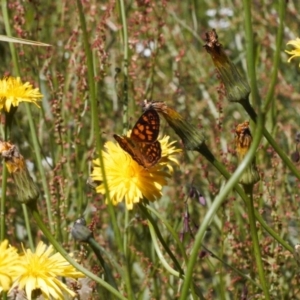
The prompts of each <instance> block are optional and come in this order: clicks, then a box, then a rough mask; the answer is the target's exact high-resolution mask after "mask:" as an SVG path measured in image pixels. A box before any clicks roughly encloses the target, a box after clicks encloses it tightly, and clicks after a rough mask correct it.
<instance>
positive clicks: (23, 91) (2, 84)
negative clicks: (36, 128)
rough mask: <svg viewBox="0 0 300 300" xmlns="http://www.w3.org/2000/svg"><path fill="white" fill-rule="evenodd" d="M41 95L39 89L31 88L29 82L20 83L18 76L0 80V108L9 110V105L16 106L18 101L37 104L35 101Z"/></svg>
mask: <svg viewBox="0 0 300 300" xmlns="http://www.w3.org/2000/svg"><path fill="white" fill-rule="evenodd" d="M42 97H43V95H42V94H41V93H40V92H39V89H37V88H36V89H34V88H32V85H31V84H30V83H29V82H26V83H22V82H21V79H20V77H17V78H14V77H7V78H3V79H2V80H0V110H4V111H7V112H9V111H10V109H11V106H14V107H16V106H18V105H19V103H20V102H32V103H34V104H35V105H36V106H38V104H37V101H39V100H40V98H42ZM38 107H39V106H38Z"/></svg>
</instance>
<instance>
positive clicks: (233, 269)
mask: <svg viewBox="0 0 300 300" xmlns="http://www.w3.org/2000/svg"><path fill="white" fill-rule="evenodd" d="M202 247H203V248H204V249H205V250H206V251H207V252H208V253H209V254H210V255H211V256H212V257H213V258H215V259H216V260H218V261H219V262H221V263H222V264H223V265H224V266H226V267H227V268H229V269H231V270H232V271H233V272H235V273H237V274H238V275H240V276H241V277H242V278H244V279H245V280H247V281H249V282H251V283H252V284H253V285H254V286H256V287H257V288H259V289H261V290H262V288H261V285H259V284H258V283H257V282H256V281H254V280H253V279H252V278H251V277H249V276H248V275H245V274H244V273H243V272H241V271H240V270H239V269H237V268H235V267H233V266H231V265H229V264H228V263H226V262H225V261H224V260H222V259H221V258H220V257H218V256H217V255H216V254H214V253H213V252H211V251H210V250H209V249H207V248H206V247H205V246H204V245H202Z"/></svg>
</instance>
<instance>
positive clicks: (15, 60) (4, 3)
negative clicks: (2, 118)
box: [1, 0, 54, 232]
mask: <svg viewBox="0 0 300 300" xmlns="http://www.w3.org/2000/svg"><path fill="white" fill-rule="evenodd" d="M1 6H2V14H3V18H4V25H5V31H6V34H7V36H12V34H11V28H10V23H9V16H8V10H7V1H5V0H2V1H1ZM9 47H10V51H11V56H12V60H13V66H14V71H15V74H17V76H20V74H21V72H20V67H19V62H18V56H17V52H16V49H15V47H14V45H13V43H9ZM24 105H25V108H26V113H27V116H28V120H29V126H30V133H31V138H32V141H33V147H34V151H35V154H36V160H37V165H38V169H39V172H40V174H41V178H42V185H43V190H44V192H45V194H46V205H47V212H48V218H49V223H50V228H51V231H52V232H53V231H54V226H53V222H52V214H51V203H50V193H49V189H48V185H47V180H46V175H45V171H44V168H43V166H42V159H41V154H40V147H39V144H38V141H37V134H36V131H35V127H34V124H33V118H32V114H31V111H30V107H29V104H28V103H24ZM5 193H6V191H5V190H2V197H3V195H5ZM4 197H5V196H4Z"/></svg>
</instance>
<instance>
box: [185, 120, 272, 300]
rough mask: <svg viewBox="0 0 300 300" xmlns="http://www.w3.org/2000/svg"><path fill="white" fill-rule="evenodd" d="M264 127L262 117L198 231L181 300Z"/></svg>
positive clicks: (251, 157) (267, 293) (267, 295)
mask: <svg viewBox="0 0 300 300" xmlns="http://www.w3.org/2000/svg"><path fill="white" fill-rule="evenodd" d="M262 127H263V120H262V117H259V118H258V123H257V128H256V130H255V134H254V138H253V142H252V144H251V147H250V149H249V151H248V153H247V154H246V156H245V158H244V159H243V161H242V162H241V163H240V165H239V166H238V168H237V169H236V171H235V172H234V173H233V175H232V176H231V177H230V179H229V180H228V182H227V183H226V185H225V187H224V188H223V189H222V190H221V191H220V193H219V194H218V195H217V197H216V198H215V199H214V201H213V203H212V205H211V207H210V208H209V210H208V211H207V213H206V215H205V217H204V219H203V220H202V223H201V226H200V228H199V229H198V232H197V234H196V238H195V242H194V245H193V249H192V252H191V255H190V260H189V263H188V266H187V270H186V274H185V275H186V277H185V279H184V282H183V286H182V291H181V296H180V300H185V299H187V296H188V291H189V288H190V285H191V282H192V274H193V269H194V266H195V264H196V261H197V257H198V253H199V249H200V247H201V243H202V240H203V237H204V234H205V232H206V230H207V228H208V226H209V225H210V223H211V221H212V219H213V217H214V216H215V214H216V213H217V211H218V209H219V208H220V206H221V205H222V203H223V201H224V200H225V199H226V197H227V195H228V194H229V192H230V191H231V190H232V189H233V188H234V187H235V186H237V183H238V181H239V179H240V177H241V175H242V174H243V172H244V171H245V170H246V168H247V167H248V166H249V164H250V163H251V162H252V160H253V158H254V155H255V152H256V149H257V147H258V145H259V142H260V140H261V137H262ZM263 288H264V287H263ZM264 294H265V297H266V299H270V298H269V292H268V290H265V289H264Z"/></svg>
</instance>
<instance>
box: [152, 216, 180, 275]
mask: <svg viewBox="0 0 300 300" xmlns="http://www.w3.org/2000/svg"><path fill="white" fill-rule="evenodd" d="M148 227H149V231H150V235H151V240H152V243H153V246H154V249H155V251H156V254H157V256H158V258H159V260H160V262H161V263H162V265H163V266H164V267H165V269H166V270H167V271H168V272H169V273H170V274H172V275H174V276H175V277H178V278H183V275H182V273H180V272H178V271H176V270H174V269H173V268H172V267H171V266H170V265H169V264H168V262H167V261H166V259H165V257H164V255H163V253H162V252H161V250H160V247H159V245H158V243H157V239H156V237H157V235H156V232H157V231H156V230H155V229H154V227H153V224H152V223H151V221H150V220H149V219H148Z"/></svg>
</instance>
